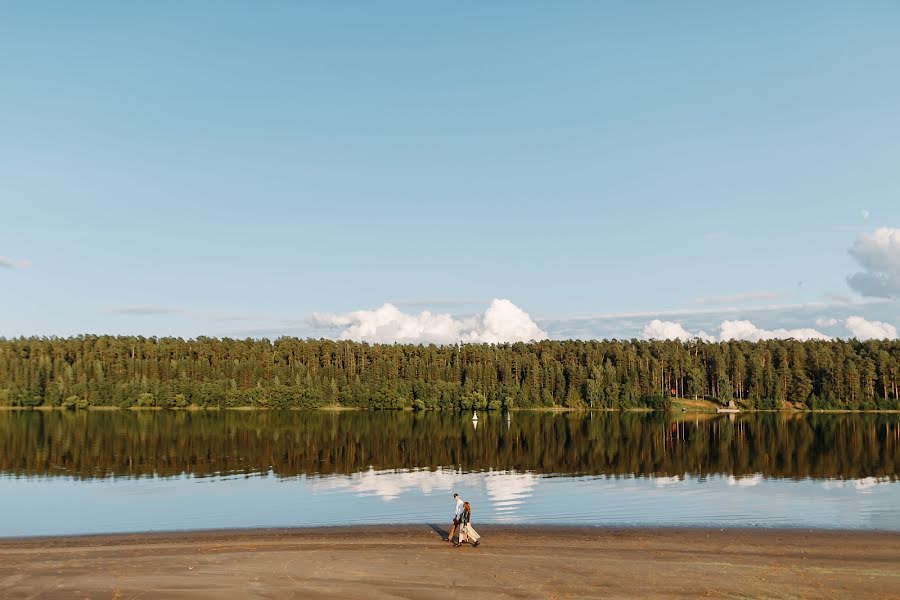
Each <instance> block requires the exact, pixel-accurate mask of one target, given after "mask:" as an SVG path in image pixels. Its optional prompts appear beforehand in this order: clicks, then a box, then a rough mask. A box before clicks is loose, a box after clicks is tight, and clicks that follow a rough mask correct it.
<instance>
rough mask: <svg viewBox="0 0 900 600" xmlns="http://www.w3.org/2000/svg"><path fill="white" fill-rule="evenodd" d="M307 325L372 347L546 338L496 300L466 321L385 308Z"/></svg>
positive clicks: (514, 309)
mask: <svg viewBox="0 0 900 600" xmlns="http://www.w3.org/2000/svg"><path fill="white" fill-rule="evenodd" d="M310 323H311V324H312V325H313V327H319V328H332V329H341V331H340V332H339V333H338V335H337V337H339V338H340V339H348V340H360V341H366V342H374V343H392V342H401V343H411V344H417V343H429V342H434V343H437V344H453V343H456V342H459V341H463V342H469V343H489V344H496V343H503V342H518V341H529V340H542V339H546V338H547V333H546V332H544V331H543V330H541V328H540V327H538V326H537V324H536V323H535V322H534V321H533V320H532V319H531V317H530V316H529V315H528V313H526V312H525V311H523V310H522V309H521V308H519V307H518V306H516V305H515V304H513V303H512V302H510V301H509V300H504V299H496V298H495V299H494V300H493V301H492V302H491V305H490V306H489V307H488V308H487V310H485V311H484V312H483V313H481V314H478V315H475V316H472V317H466V318H458V317H454V316H453V315H451V314H448V313H443V314H434V313H432V312H431V311H427V310H425V311H422V312H420V313H418V314H409V313H405V312H403V311H401V310H400V309H399V308H397V307H396V306H394V305H393V304H385V305H383V306H381V307H380V308H377V309H375V310H357V311H353V312H349V313H344V314H339V315H333V314H320V313H315V314H313V316H312V318H311V319H310Z"/></svg>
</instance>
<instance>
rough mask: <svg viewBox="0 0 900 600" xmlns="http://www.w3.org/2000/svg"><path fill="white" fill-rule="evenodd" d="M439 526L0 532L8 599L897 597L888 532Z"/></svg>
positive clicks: (899, 540) (0, 592)
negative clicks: (466, 542) (460, 540)
mask: <svg viewBox="0 0 900 600" xmlns="http://www.w3.org/2000/svg"><path fill="white" fill-rule="evenodd" d="M479 529H480V532H481V533H482V535H483V536H484V538H483V544H482V545H481V546H480V547H479V548H472V547H462V548H453V547H451V546H450V544H447V543H446V542H444V541H442V540H441V537H440V535H441V533H442V531H443V530H442V529H441V526H439V525H406V526H392V527H345V528H325V529H290V530H252V531H217V532H197V533H156V534H128V535H110V536H85V537H60V538H31V539H19V540H4V541H0V564H2V565H3V568H2V570H0V597H2V598H7V599H15V598H23V599H24V598H112V599H126V598H141V599H150V598H427V599H439V598H637V597H655V598H693V597H731V598H748V597H761V598H762V597H765V598H900V535H898V534H894V533H871V532H832V531H793V530H791V531H773V530H735V529H726V530H724V531H723V530H720V529H710V530H707V529H596V528H559V527H533V528H529V527H518V526H515V527H513V526H509V527H500V526H487V525H485V526H483V527H480V528H479Z"/></svg>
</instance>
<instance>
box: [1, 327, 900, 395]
mask: <svg viewBox="0 0 900 600" xmlns="http://www.w3.org/2000/svg"><path fill="white" fill-rule="evenodd" d="M672 398H707V399H712V400H716V401H719V402H726V401H728V400H732V399H733V400H736V401H737V402H738V404H739V405H742V406H744V407H747V408H783V407H787V406H793V407H795V408H813V409H821V408H847V409H896V408H900V341H898V340H881V341H876V340H872V341H867V342H860V341H856V340H849V341H807V342H799V341H796V340H769V341H761V342H755V343H751V342H742V341H731V342H719V343H707V342H703V341H699V340H695V341H691V342H680V341H640V340H630V341H618V340H609V341H608V340H604V341H579V340H570V341H542V342H532V343H516V344H500V345H486V344H483V345H479V344H467V345H461V346H434V345H428V346H424V345H419V346H413V345H370V344H366V343H358V342H349V341H332V340H300V339H296V338H280V339H278V340H275V341H270V340H258V339H246V340H233V339H215V338H198V339H193V340H183V339H180V338H144V337H111V336H79V337H73V338H65V339H59V338H17V339H0V404H5V405H14V406H70V407H83V406H88V405H113V406H122V407H131V406H147V407H153V406H157V407H173V408H174V407H186V406H191V405H195V406H204V407H234V406H254V407H269V408H288V407H307V408H314V407H321V406H331V405H341V406H346V407H358V408H375V409H399V408H414V409H471V408H473V407H475V408H488V409H492V408H494V409H499V408H534V407H554V406H562V407H570V408H579V407H588V406H591V407H594V408H634V407H650V408H660V407H665V406H667V404H668V403H669V402H671V399H672Z"/></svg>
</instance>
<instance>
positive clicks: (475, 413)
mask: <svg viewBox="0 0 900 600" xmlns="http://www.w3.org/2000/svg"><path fill="white" fill-rule="evenodd" d="M472 420H473V421H477V420H478V411H475V410H473V411H472Z"/></svg>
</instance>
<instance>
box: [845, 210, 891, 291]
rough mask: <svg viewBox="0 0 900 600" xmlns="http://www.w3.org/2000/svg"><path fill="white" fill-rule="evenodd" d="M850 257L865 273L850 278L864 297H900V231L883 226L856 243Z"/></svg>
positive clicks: (855, 274)
mask: <svg viewBox="0 0 900 600" xmlns="http://www.w3.org/2000/svg"><path fill="white" fill-rule="evenodd" d="M850 255H851V256H852V257H853V258H854V259H856V262H858V263H859V264H860V266H862V267H863V269H864V270H863V271H860V272H859V273H854V274H853V275H851V276H850V277H848V278H847V283H849V284H850V287H851V288H853V289H854V290H856V291H857V292H859V293H860V294H862V295H863V296H874V297H877V298H896V297H900V229H897V228H890V227H881V228H879V229H876V230H875V231H873V232H871V233H866V234H863V235H862V236H860V237H859V239H857V240H856V242H854V243H853V247H852V248H850Z"/></svg>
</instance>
